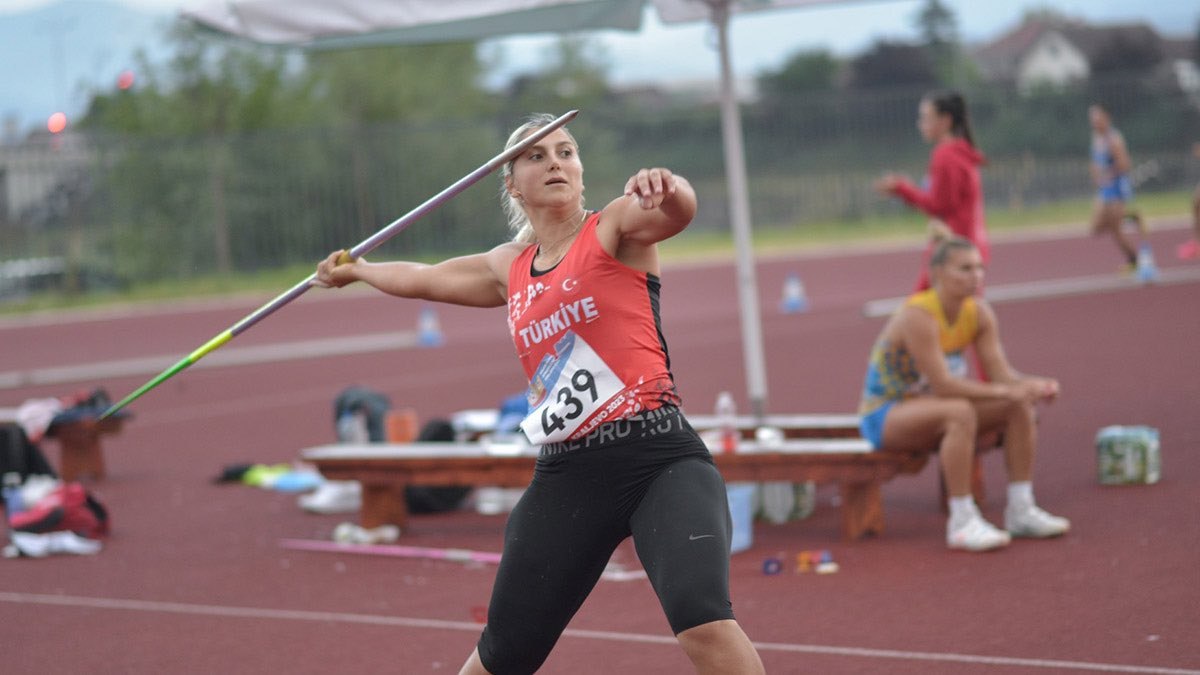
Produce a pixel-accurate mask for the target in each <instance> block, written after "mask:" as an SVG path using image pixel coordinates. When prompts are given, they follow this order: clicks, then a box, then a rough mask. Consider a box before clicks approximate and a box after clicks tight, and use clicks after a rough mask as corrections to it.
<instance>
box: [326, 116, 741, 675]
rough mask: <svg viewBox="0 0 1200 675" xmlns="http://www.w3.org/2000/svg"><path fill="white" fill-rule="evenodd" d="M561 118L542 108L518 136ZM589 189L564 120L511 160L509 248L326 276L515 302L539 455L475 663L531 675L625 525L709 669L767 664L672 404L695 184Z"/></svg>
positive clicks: (409, 293) (650, 179) (476, 668)
mask: <svg viewBox="0 0 1200 675" xmlns="http://www.w3.org/2000/svg"><path fill="white" fill-rule="evenodd" d="M552 120H553V118H552V117H550V116H534V117H532V118H531V119H530V120H529V121H528V122H526V123H525V124H523V125H522V126H520V127H519V128H517V129H516V130H515V131H514V132H513V133H512V136H511V137H510V138H509V142H508V147H512V146H513V145H514V144H516V143H518V142H519V141H520V140H521V139H522V138H524V137H525V136H526V135H528V134H529V133H532V132H533V131H534V130H535V129H538V128H540V127H542V126H545V125H546V124H548V123H550V122H551V121H552ZM583 188H584V186H583V164H582V162H581V161H580V157H579V148H578V145H577V144H576V142H575V139H574V138H573V137H572V135H571V134H570V132H568V131H567V130H566V129H565V128H562V129H557V130H555V131H554V132H553V133H551V134H550V135H548V136H547V137H546V138H544V139H542V140H541V141H540V142H538V143H537V144H535V145H534V146H533V147H532V148H531V149H529V150H527V151H526V152H525V153H524V154H522V155H521V156H519V157H518V158H517V159H515V160H513V161H512V162H511V163H509V164H508V165H506V166H505V167H504V169H503V187H502V192H501V198H502V201H503V205H504V209H505V211H506V212H507V215H508V220H509V225H510V227H511V228H512V229H513V231H514V232H515V236H514V239H513V241H511V242H508V243H505V244H501V245H499V246H497V247H495V248H493V249H492V250H490V251H487V252H485V253H479V254H475V255H468V256H463V257H458V258H453V259H450V260H446V261H444V262H441V263H438V264H435V265H424V264H419V263H413V262H387V263H368V262H366V261H364V260H361V259H359V260H357V261H353V262H350V263H345V264H338V259H339V257H340V256H341V254H342V252H341V251H338V252H334V253H333V254H331V255H330V256H329V257H328V258H326V259H325V260H324V261H322V262H321V263H320V265H318V267H317V282H318V283H319V284H322V285H326V286H333V287H340V286H344V285H346V284H349V283H351V282H355V281H363V282H366V283H367V284H369V285H371V286H373V287H375V288H377V289H379V290H381V291H383V292H385V293H389V294H391V295H395V296H399V297H403V298H420V299H424V300H430V301H437V302H447V303H453V304H459V305H469V306H474V307H496V306H500V305H507V307H508V325H509V331H510V333H511V335H512V339H513V342H514V344H515V346H516V351H517V355H518V357H519V359H520V361H521V365H522V366H523V367H524V369H525V372H526V374H527V375H528V376H529V378H530V402H531V406H530V407H531V410H532V412H531V413H530V415H529V416H528V417H527V418H526V420H525V422H524V423H523V424H522V428H523V429H524V430H525V433H526V435H527V436H529V439H530V441H531V442H532V443H534V444H537V445H540V446H541V449H540V455H539V457H538V460H537V468H536V471H535V473H534V477H533V481H532V483H531V484H530V485H529V488H528V489H527V490H526V491H525V493H524V495H523V497H522V498H521V500H520V502H519V503H518V504H517V506H516V508H514V509H513V511H512V513H511V514H510V516H509V520H508V523H507V525H506V528H505V536H504V553H503V557H502V559H501V562H500V566H499V569H498V571H497V573H496V581H495V585H494V587H493V590H492V598H491V602H490V604H489V606H488V621H487V625H486V627H485V628H484V630H483V634H482V635H481V637H480V638H479V642H478V644H477V646H476V649H475V651H474V652H473V653H472V654H471V656H470V657H469V658H468V659H467V662H466V663H465V664H464V665H463V668H462V672H463V673H483V672H490V673H497V674H500V673H531V672H534V671H536V670H537V669H538V668H539V667H540V666H541V665H542V663H543V662H544V661H545V659H546V657H547V656H548V655H549V653H550V651H551V649H552V648H553V647H554V644H555V642H556V641H557V640H558V637H559V635H561V634H562V632H563V630H564V629H565V628H566V627H567V624H568V622H569V621H570V620H571V617H572V616H574V614H575V612H576V611H577V610H578V609H579V607H580V606H581V605H582V603H583V601H584V599H585V598H586V597H587V596H588V594H589V593H590V592H591V590H592V588H593V586H594V585H595V584H596V582H597V580H598V579H599V578H600V574H601V572H602V571H603V570H604V567H605V565H606V564H607V562H608V560H609V557H610V556H611V555H612V552H613V551H614V550H615V549H616V547H617V545H618V544H620V543H621V542H622V541H623V540H624V539H626V538H627V537H630V536H632V537H633V541H634V545H635V547H636V549H637V554H638V557H639V558H640V560H641V562H642V565H643V566H644V567H645V570H646V573H647V575H648V576H649V578H650V582H651V584H652V585H653V587H654V590H655V592H656V593H657V594H658V597H659V600H660V602H661V603H662V607H663V610H664V611H665V612H666V615H667V620H668V622H669V623H670V625H671V629H672V631H673V632H674V633H675V635H676V637H677V639H678V640H679V644H680V646H682V648H683V649H684V651H685V652H686V653H687V655H688V657H689V658H690V659H691V660H692V663H693V665H694V666H695V668H696V670H697V672H701V673H761V672H763V666H762V662H761V661H760V659H759V656H758V653H757V652H756V651H755V649H754V646H753V645H752V644H751V642H750V640H749V639H748V638H747V637H746V634H745V633H744V632H743V631H742V629H741V627H740V626H739V625H738V623H737V622H736V621H735V620H734V617H733V609H732V604H731V602H730V599H729V547H730V537H731V524H730V517H729V511H728V505H727V502H726V494H725V484H724V481H723V480H722V478H721V475H720V473H719V472H718V471H717V469H716V467H715V466H714V465H713V462H712V458H711V455H710V454H709V451H708V450H707V448H706V447H705V445H704V443H703V442H702V441H701V440H700V439H699V437H698V436H697V435H696V433H695V432H694V431H693V430H692V428H691V427H690V426H689V425H688V423H687V420H685V419H684V417H683V415H682V413H681V412H680V411H679V408H678V407H677V406H678V405H679V402H680V399H679V396H678V394H677V393H676V391H675V385H674V380H673V377H672V375H671V372H670V369H669V365H668V364H669V358H668V355H667V345H666V341H665V338H664V336H663V334H662V330H661V325H660V321H659V288H660V282H659V260H658V250H657V244H658V242H660V241H663V240H665V239H667V238H669V237H671V236H673V235H675V234H677V233H679V232H680V231H682V230H683V229H684V228H685V227H687V225H688V223H689V222H691V220H692V217H693V215H694V214H695V211H696V195H695V192H694V191H693V190H692V187H691V185H690V184H689V183H688V181H687V180H686V179H684V178H683V177H681V176H677V175H674V174H673V173H672V172H671V171H669V170H667V169H663V168H652V169H641V170H639V171H638V172H637V173H636V174H634V175H633V176H632V177H631V178H629V180H628V181H627V182H626V184H625V190H624V195H622V196H620V197H618V198H616V199H614V200H613V201H611V202H609V203H608V204H607V205H605V206H604V207H603V208H602V209H600V210H599V211H589V210H587V209H586V208H585V206H584V200H583Z"/></svg>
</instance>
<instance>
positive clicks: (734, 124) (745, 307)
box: [710, 0, 767, 419]
mask: <svg viewBox="0 0 1200 675" xmlns="http://www.w3.org/2000/svg"><path fill="white" fill-rule="evenodd" d="M730 2H731V0H711V2H710V7H711V9H712V22H713V26H714V27H715V28H716V30H717V44H718V50H719V56H720V60H721V92H720V97H721V138H722V140H723V142H724V146H725V176H726V182H727V185H728V191H729V222H730V227H731V229H732V231H733V243H734V249H735V254H736V269H737V289H738V307H739V309H740V310H741V319H742V357H743V360H744V366H745V369H746V392H747V394H748V395H749V397H750V409H751V413H752V414H753V415H754V416H755V417H757V418H759V419H762V418H763V416H765V415H766V410H767V375H766V364H765V361H764V358H763V336H762V317H761V315H760V312H759V304H758V283H757V281H756V279H755V268H754V248H753V244H752V242H751V240H750V203H749V198H748V197H747V181H746V153H745V148H744V147H743V146H742V118H741V113H740V112H739V110H738V101H737V94H736V93H735V91H734V79H733V67H732V66H731V64H730V57H729V15H730V11H729V5H730Z"/></svg>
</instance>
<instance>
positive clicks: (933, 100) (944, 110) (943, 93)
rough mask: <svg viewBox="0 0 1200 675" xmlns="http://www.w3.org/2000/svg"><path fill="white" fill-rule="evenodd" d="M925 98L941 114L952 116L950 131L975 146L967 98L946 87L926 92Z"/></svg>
mask: <svg viewBox="0 0 1200 675" xmlns="http://www.w3.org/2000/svg"><path fill="white" fill-rule="evenodd" d="M924 100H926V101H929V104H930V105H932V106H933V109H934V110H936V111H937V113H938V114H939V115H949V116H950V133H952V134H954V135H955V136H957V137H958V138H962V139H964V140H966V141H967V143H970V144H971V147H973V148H974V147H976V146H975V136H974V135H973V134H972V133H971V116H970V114H969V113H968V112H967V100H966V99H965V98H963V95H962V94H960V93H959V92H957V91H953V90H949V89H944V90H940V91H932V92H929V93H928V94H925V96H924Z"/></svg>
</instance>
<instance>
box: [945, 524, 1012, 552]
mask: <svg viewBox="0 0 1200 675" xmlns="http://www.w3.org/2000/svg"><path fill="white" fill-rule="evenodd" d="M1010 541H1012V537H1010V536H1009V534H1008V533H1007V532H1005V531H1004V530H1001V529H999V528H998V527H996V526H994V525H992V524H991V523H989V522H988V521H986V520H984V519H983V517H982V516H972V517H971V518H969V519H968V520H967V521H966V522H965V523H963V524H961V525H958V526H955V525H954V524H953V523H947V524H946V545H947V546H949V547H950V548H957V549H962V550H964V551H990V550H992V549H997V548H1003V547H1005V546H1008V542H1010Z"/></svg>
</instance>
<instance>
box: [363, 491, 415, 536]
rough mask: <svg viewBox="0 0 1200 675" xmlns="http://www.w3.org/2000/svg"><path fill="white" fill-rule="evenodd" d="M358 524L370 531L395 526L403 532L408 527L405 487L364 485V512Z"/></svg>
mask: <svg viewBox="0 0 1200 675" xmlns="http://www.w3.org/2000/svg"><path fill="white" fill-rule="evenodd" d="M358 524H359V525H361V526H362V527H363V528H364V529H368V530H369V529H372V528H375V527H379V526H380V525H395V526H397V527H399V528H400V530H401V531H403V530H404V528H406V527H407V526H408V504H407V503H406V502H405V500H404V487H403V486H396V485H393V484H368V483H363V486H362V511H361V512H360V513H359V523H358Z"/></svg>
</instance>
